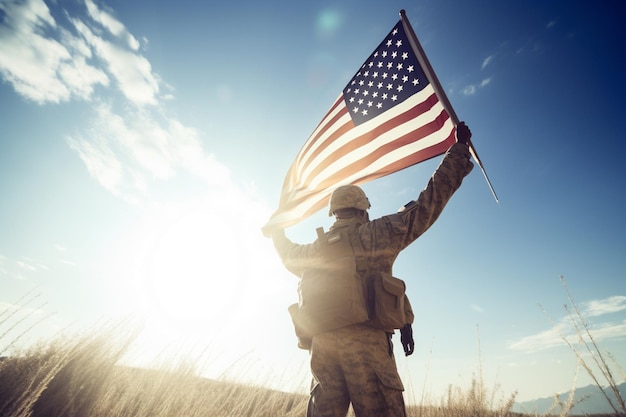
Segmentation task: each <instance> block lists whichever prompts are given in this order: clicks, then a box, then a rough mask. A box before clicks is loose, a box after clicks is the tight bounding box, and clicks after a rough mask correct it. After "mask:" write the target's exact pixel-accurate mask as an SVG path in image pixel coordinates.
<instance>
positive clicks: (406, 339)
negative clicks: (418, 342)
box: [400, 323, 415, 356]
mask: <svg viewBox="0 0 626 417" xmlns="http://www.w3.org/2000/svg"><path fill="white" fill-rule="evenodd" d="M400 341H401V342H402V347H403V348H404V354H405V355H406V356H409V355H411V354H412V353H413V348H415V342H414V341H413V327H411V324H410V323H409V324H405V325H404V326H403V327H402V328H401V329H400Z"/></svg>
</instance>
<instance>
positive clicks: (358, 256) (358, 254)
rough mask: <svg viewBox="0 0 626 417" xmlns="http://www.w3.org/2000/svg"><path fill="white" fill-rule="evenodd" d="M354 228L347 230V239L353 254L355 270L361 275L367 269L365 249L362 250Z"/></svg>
mask: <svg viewBox="0 0 626 417" xmlns="http://www.w3.org/2000/svg"><path fill="white" fill-rule="evenodd" d="M356 229H357V228H356V227H351V228H350V229H348V237H349V238H350V245H351V246H352V251H353V252H354V260H355V262H356V269H357V271H358V272H359V273H363V272H365V271H367V269H368V262H367V258H366V257H365V249H363V243H361V239H360V238H359V234H358V233H357V230H356Z"/></svg>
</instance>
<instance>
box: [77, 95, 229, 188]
mask: <svg viewBox="0 0 626 417" xmlns="http://www.w3.org/2000/svg"><path fill="white" fill-rule="evenodd" d="M67 141H68V143H69V145H70V147H71V148H72V149H74V150H75V151H76V152H77V153H78V155H79V156H80V158H81V159H82V160H83V162H84V163H85V165H86V166H87V169H88V170H89V173H90V174H91V176H92V177H94V178H95V179H96V180H97V181H98V182H99V183H100V184H102V186H104V187H105V188H107V189H108V190H109V191H111V192H112V193H114V194H116V195H122V196H125V197H130V196H131V195H135V194H137V193H138V194H140V195H141V194H144V193H145V192H146V191H147V190H148V187H149V183H150V181H152V180H166V179H168V178H171V177H173V176H175V175H176V174H177V172H182V171H184V172H187V173H189V174H191V175H193V176H194V177H195V178H198V179H200V180H201V181H203V182H204V183H205V184H207V185H219V184H222V183H223V182H225V181H227V180H228V178H229V177H230V172H229V170H228V169H227V168H226V167H225V166H224V165H223V164H221V163H219V162H218V161H217V160H216V159H215V158H214V157H213V156H212V155H210V154H209V153H207V152H206V151H205V150H204V149H203V146H202V142H201V140H200V138H199V132H198V131H197V130H196V129H193V128H190V127H187V126H184V125H183V124H182V123H180V122H179V121H177V120H175V119H172V118H161V119H159V118H157V117H156V115H155V114H153V113H151V112H149V111H147V110H137V111H131V112H127V113H125V114H124V115H123V116H121V115H119V114H116V113H115V112H114V111H113V109H112V108H111V107H110V106H108V105H104V104H101V105H99V106H98V107H97V108H96V117H95V119H94V120H93V122H92V127H91V129H89V130H88V131H86V132H84V133H82V134H80V135H75V136H72V137H68V139H67Z"/></svg>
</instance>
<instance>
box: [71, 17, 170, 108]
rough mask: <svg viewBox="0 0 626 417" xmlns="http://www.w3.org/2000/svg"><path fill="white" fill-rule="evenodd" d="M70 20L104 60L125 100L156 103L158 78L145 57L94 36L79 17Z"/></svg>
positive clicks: (139, 103)
mask: <svg viewBox="0 0 626 417" xmlns="http://www.w3.org/2000/svg"><path fill="white" fill-rule="evenodd" d="M72 23H73V24H74V27H75V28H76V30H78V32H79V33H80V34H81V35H82V36H83V37H84V39H85V40H86V41H87V43H88V44H89V45H90V46H91V47H92V48H93V50H94V52H95V54H96V55H97V56H98V57H99V58H100V59H102V60H103V61H104V63H105V64H106V66H107V69H108V70H109V73H111V74H112V75H113V77H115V79H116V80H117V82H118V86H119V88H120V90H121V91H122V93H123V94H124V95H125V96H126V98H127V99H128V100H130V101H131V102H133V103H135V104H138V105H143V104H157V99H156V95H157V94H158V92H159V81H158V77H157V76H156V75H155V74H153V73H152V66H151V65H150V62H149V61H148V60H147V59H146V58H144V57H143V56H141V55H137V54H136V53H134V52H133V51H130V50H128V49H124V48H122V47H120V46H118V45H116V44H114V43H112V42H109V41H107V40H105V39H103V38H102V37H99V36H96V35H95V34H94V32H93V31H92V30H91V29H90V28H89V27H88V26H87V25H86V24H85V23H83V22H82V21H80V20H77V19H72Z"/></svg>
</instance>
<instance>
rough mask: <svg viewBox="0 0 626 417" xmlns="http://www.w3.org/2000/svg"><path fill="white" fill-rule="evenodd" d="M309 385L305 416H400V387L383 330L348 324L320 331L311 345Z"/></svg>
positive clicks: (400, 382)
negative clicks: (351, 414) (311, 384)
mask: <svg viewBox="0 0 626 417" xmlns="http://www.w3.org/2000/svg"><path fill="white" fill-rule="evenodd" d="M311 372H312V373H313V378H314V379H313V387H312V390H311V397H310V399H309V408H308V410H307V417H345V416H346V414H347V412H348V408H349V406H350V403H352V408H353V409H354V412H355V414H356V416H357V417H405V416H406V411H405V407H404V397H403V394H402V392H403V391H404V387H403V385H402V381H401V380H400V376H399V375H398V371H397V369H396V362H395V358H394V357H393V349H392V347H391V340H390V339H389V337H388V335H387V333H385V332H384V331H383V330H379V329H375V328H372V327H369V326H365V325H353V326H348V327H345V328H342V329H337V330H331V331H328V332H324V333H321V334H319V335H317V336H315V337H314V338H313V343H312V345H311Z"/></svg>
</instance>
